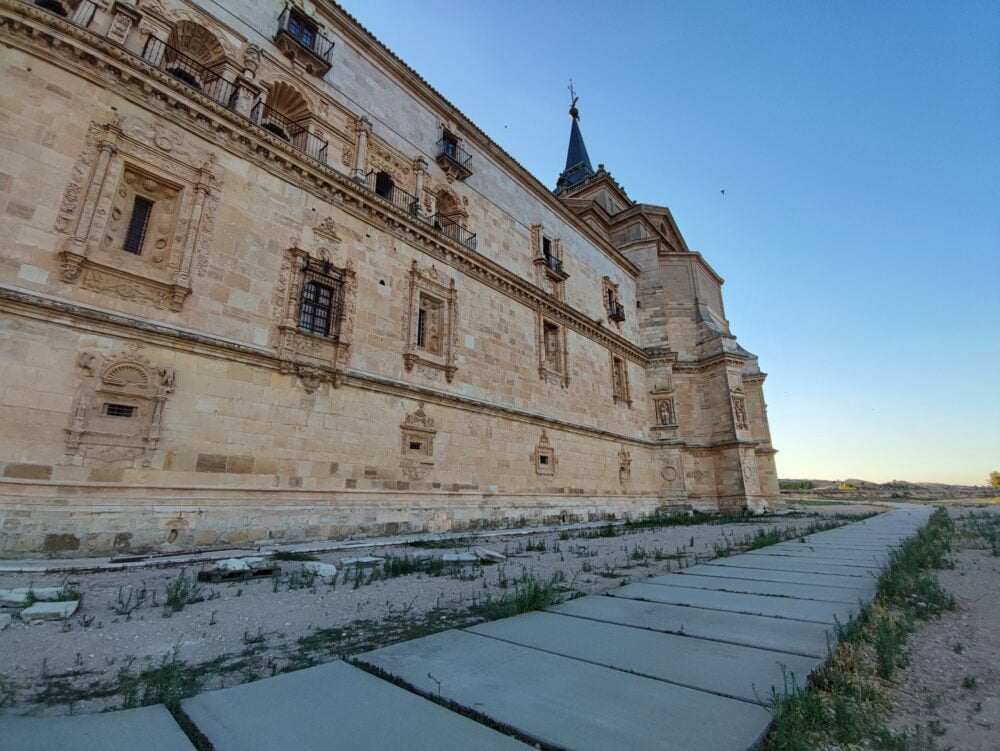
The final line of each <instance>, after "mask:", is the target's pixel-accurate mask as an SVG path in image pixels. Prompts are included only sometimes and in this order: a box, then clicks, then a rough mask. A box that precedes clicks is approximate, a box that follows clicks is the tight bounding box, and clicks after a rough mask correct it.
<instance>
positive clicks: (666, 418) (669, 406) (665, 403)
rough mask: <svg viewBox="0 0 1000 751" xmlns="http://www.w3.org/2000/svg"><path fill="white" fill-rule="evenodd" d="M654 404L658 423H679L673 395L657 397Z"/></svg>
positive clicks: (670, 424)
mask: <svg viewBox="0 0 1000 751" xmlns="http://www.w3.org/2000/svg"><path fill="white" fill-rule="evenodd" d="M653 405H654V407H655V408H656V424H657V425H666V426H675V425H677V413H676V411H675V410H674V398H673V397H672V396H668V397H665V398H662V399H655V400H654V401H653Z"/></svg>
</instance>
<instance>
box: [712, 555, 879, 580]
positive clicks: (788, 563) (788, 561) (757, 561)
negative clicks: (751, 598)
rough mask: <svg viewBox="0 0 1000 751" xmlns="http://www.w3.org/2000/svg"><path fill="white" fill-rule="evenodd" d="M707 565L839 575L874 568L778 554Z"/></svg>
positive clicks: (858, 573) (866, 573)
mask: <svg viewBox="0 0 1000 751" xmlns="http://www.w3.org/2000/svg"><path fill="white" fill-rule="evenodd" d="M706 565H707V566H726V567H735V568H767V569H777V570H779V571H804V572H807V573H810V574H837V575H839V576H856V577H866V576H871V574H872V572H873V571H874V569H871V570H869V569H867V568H863V567H860V566H836V565H833V564H830V563H814V562H812V561H810V560H809V559H808V558H793V557H792V556H780V555H734V556H729V557H728V558H717V559H715V560H713V561H709V562H708V563H707V564H706Z"/></svg>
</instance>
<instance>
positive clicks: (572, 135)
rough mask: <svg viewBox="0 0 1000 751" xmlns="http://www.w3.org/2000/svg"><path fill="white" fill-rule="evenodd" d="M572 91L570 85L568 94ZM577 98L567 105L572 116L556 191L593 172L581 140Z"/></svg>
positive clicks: (581, 180) (568, 186) (585, 147)
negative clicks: (564, 164)
mask: <svg viewBox="0 0 1000 751" xmlns="http://www.w3.org/2000/svg"><path fill="white" fill-rule="evenodd" d="M572 93H573V87H572V85H571V86H570V94H572ZM579 98H580V97H578V96H573V103H572V104H571V105H570V107H569V116H570V117H571V118H573V124H572V126H570V131H569V150H568V151H567V152H566V169H564V170H563V172H562V174H561V175H559V180H558V181H557V182H556V192H557V193H558V192H560V191H563V190H566V189H567V188H572V187H573V186H574V185H576V184H578V183H580V182H583V181H584V180H585V179H586V178H588V177H590V176H591V175H593V174H594V168H593V167H592V166H591V165H590V157H589V156H588V155H587V146H586V145H585V144H584V142H583V133H581V132H580V110H578V109H577V108H576V102H577V100H578V99H579Z"/></svg>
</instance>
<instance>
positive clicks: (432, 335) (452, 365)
mask: <svg viewBox="0 0 1000 751" xmlns="http://www.w3.org/2000/svg"><path fill="white" fill-rule="evenodd" d="M457 323H458V292H457V290H456V288H455V281H454V279H450V278H448V277H447V276H445V275H444V274H442V273H441V272H439V271H438V270H437V268H436V267H434V266H431V267H430V268H429V269H421V268H420V266H419V265H418V264H417V262H416V261H414V262H413V264H412V265H411V266H410V279H409V283H408V300H407V305H406V309H405V311H404V313H403V321H402V326H401V331H400V333H401V334H402V337H403V341H404V342H405V345H404V348H403V367H404V368H405V369H406V371H407V372H410V371H412V370H413V368H414V367H415V366H417V365H422V366H424V367H426V368H433V369H435V370H438V371H441V372H443V373H444V377H445V380H446V381H447V382H448V383H451V382H452V380H453V379H454V377H455V373H457V372H458V364H457V363H458V325H457Z"/></svg>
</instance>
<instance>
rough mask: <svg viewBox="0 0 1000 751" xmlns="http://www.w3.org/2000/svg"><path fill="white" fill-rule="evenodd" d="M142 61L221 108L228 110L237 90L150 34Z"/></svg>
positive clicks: (195, 61)
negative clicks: (203, 95) (204, 96)
mask: <svg viewBox="0 0 1000 751" xmlns="http://www.w3.org/2000/svg"><path fill="white" fill-rule="evenodd" d="M142 59H143V60H145V61H146V62H148V63H150V64H152V65H154V66H156V67H157V68H159V69H160V70H162V71H163V72H164V73H168V74H170V75H171V76H173V77H174V78H176V79H177V80H178V81H180V82H181V83H183V84H185V85H187V86H190V87H191V88H192V89H195V90H196V91H200V92H201V93H202V94H205V95H206V96H208V97H211V98H212V99H214V100H215V101H216V102H218V103H219V104H221V105H222V106H223V107H231V106H232V101H233V95H234V94H235V93H236V88H235V87H234V86H233V84H231V83H230V82H229V81H227V80H226V79H224V78H223V77H222V76H220V75H219V74H218V73H216V72H215V71H213V70H211V69H209V68H206V67H205V66H204V65H202V64H201V63H199V62H198V61H197V60H195V59H194V58H192V57H188V56H187V55H185V54H184V53H183V52H181V51H180V50H178V49H177V48H176V47H172V46H171V45H169V44H167V43H166V42H164V41H162V40H160V39H157V38H156V37H154V36H152V35H150V36H149V37H148V38H147V39H146V44H145V45H144V46H143V48H142Z"/></svg>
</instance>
